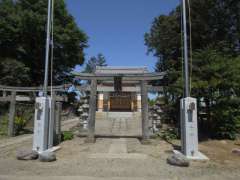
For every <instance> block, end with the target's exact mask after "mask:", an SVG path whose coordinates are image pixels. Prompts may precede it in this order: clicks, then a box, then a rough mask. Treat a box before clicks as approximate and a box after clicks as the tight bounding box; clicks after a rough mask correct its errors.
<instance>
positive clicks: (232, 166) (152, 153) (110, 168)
mask: <svg viewBox="0 0 240 180" xmlns="http://www.w3.org/2000/svg"><path fill="white" fill-rule="evenodd" d="M99 123H100V122H99ZM69 126H70V125H69ZM103 126H104V125H102V126H101V127H103ZM105 127H111V126H109V125H105ZM122 127H123V130H124V134H125V135H126V133H127V131H126V128H125V126H122ZM102 130H104V129H102ZM107 132H109V131H107ZM119 132H121V130H120V131H119ZM119 132H118V133H119ZM84 140H85V139H84V138H79V137H75V138H74V139H73V140H71V141H65V142H63V143H62V144H61V150H60V151H58V152H57V161H56V162H52V163H41V162H39V161H37V160H36V161H18V160H16V159H15V152H16V147H15V148H10V149H8V153H2V151H1V152H0V180H49V179H53V180H63V179H64V180H65V179H66V180H103V179H104V180H110V179H111V180H123V179H126V180H145V179H146V180H168V179H169V180H170V179H172V180H238V179H240V157H239V156H236V155H233V154H231V149H232V148H233V147H236V146H235V145H234V142H232V141H207V142H204V143H201V144H200V150H201V151H203V152H204V153H205V154H206V155H207V156H208V157H209V158H210V161H208V162H191V166H190V167H189V168H180V167H173V166H170V165H168V164H167V163H166V158H167V157H168V156H169V155H170V154H171V152H172V149H173V147H172V145H171V144H169V143H167V142H165V141H162V140H159V139H153V140H151V143H150V144H149V145H142V144H141V143H140V142H139V140H138V139H137V138H127V137H124V136H123V137H121V138H118V137H116V138H98V139H97V140H96V143H95V144H86V143H84ZM176 143H177V142H176ZM178 143H179V142H178ZM22 146H25V147H31V142H30V141H24V142H22Z"/></svg>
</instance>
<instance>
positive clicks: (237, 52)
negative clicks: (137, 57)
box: [145, 0, 240, 138]
mask: <svg viewBox="0 0 240 180" xmlns="http://www.w3.org/2000/svg"><path fill="white" fill-rule="evenodd" d="M190 2H191V12H192V13H191V19H192V20H191V26H192V47H193V59H192V61H191V64H192V66H190V69H191V71H190V72H191V73H190V74H191V80H192V84H191V90H192V93H191V95H192V96H193V97H196V98H197V99H198V104H199V107H200V108H199V118H200V130H204V129H207V130H208V131H209V132H211V135H213V136H215V137H216V136H218V137H224V138H226V137H227V138H234V137H235V135H236V133H237V132H239V125H240V121H239V110H238V109H237V108H236V107H237V105H238V106H239V105H240V104H239V101H238V99H239V97H240V94H239V83H237V82H239V81H240V76H239V75H240V72H239V65H238V63H239V59H240V58H239V56H240V43H239V42H240V34H239V32H240V2H239V1H237V0H228V1H227V0H203V1H198V0H192V1H190ZM181 39H182V34H181V7H180V6H178V7H177V8H176V9H175V10H174V11H172V12H171V13H170V14H169V15H161V16H159V17H157V18H155V20H154V21H153V24H152V27H151V29H150V32H149V33H146V34H145V44H146V45H147V46H148V51H149V52H150V53H153V54H154V55H155V56H156V57H157V58H158V61H157V64H156V71H165V72H167V75H166V77H165V78H164V81H163V85H165V87H164V94H165V103H166V104H165V107H164V108H163V109H164V111H165V114H166V117H167V118H166V119H170V120H171V121H173V122H175V123H178V122H179V99H180V98H182V94H183V75H182V71H183V68H182V66H183V64H182V60H183V59H182V53H181V52H182V43H181ZM188 40H190V39H188ZM189 56H190V55H189ZM205 115H206V117H205ZM206 118H207V121H206ZM201 119H202V121H201ZM201 122H207V125H208V126H204V128H201V127H203V126H201ZM205 125H206V124H205Z"/></svg>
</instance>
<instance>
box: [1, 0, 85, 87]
mask: <svg viewBox="0 0 240 180" xmlns="http://www.w3.org/2000/svg"><path fill="white" fill-rule="evenodd" d="M54 6H55V8H54V60H53V67H54V68H53V69H54V70H53V74H54V83H55V84H60V83H62V82H63V81H64V79H65V78H66V77H67V75H68V73H69V72H70V71H72V69H73V68H74V67H75V66H76V65H77V64H80V65H81V64H83V62H84V48H85V47H87V36H86V34H85V33H84V32H83V31H82V30H80V29H79V28H78V27H77V25H76V23H75V21H74V18H73V17H72V16H71V15H70V14H69V13H68V11H67V8H66V5H65V2H64V0H58V1H55V5H54ZM46 20H47V1H46V0H17V1H16V0H1V1H0V52H1V55H0V56H1V58H2V59H6V58H11V59H15V60H16V61H18V62H19V63H22V64H23V65H24V66H25V67H27V68H28V69H29V73H28V74H29V79H30V81H29V85H32V86H37V85H41V84H42V83H43V76H44V75H43V74H44V64H45V39H46V32H45V30H46V28H45V27H46ZM49 74H50V73H49Z"/></svg>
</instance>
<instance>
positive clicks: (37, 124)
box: [33, 0, 52, 153]
mask: <svg viewBox="0 0 240 180" xmlns="http://www.w3.org/2000/svg"><path fill="white" fill-rule="evenodd" d="M51 10H52V0H48V16H47V29H46V31H47V38H46V52H45V53H46V54H45V76H44V86H43V97H37V98H36V101H35V104H36V106H35V118H34V135H33V150H34V151H37V152H38V153H42V152H44V151H46V150H47V149H49V148H51V147H52V145H51V144H50V143H51V141H49V139H51V138H52V136H51V135H52V134H51V132H52V131H50V130H51V124H50V123H49V98H48V93H47V92H48V91H47V88H48V64H49V45H50V31H51V29H50V22H51ZM49 142H50V143H49Z"/></svg>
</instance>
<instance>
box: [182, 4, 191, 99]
mask: <svg viewBox="0 0 240 180" xmlns="http://www.w3.org/2000/svg"><path fill="white" fill-rule="evenodd" d="M182 6H183V31H184V97H190V88H189V66H188V38H187V16H186V0H182Z"/></svg>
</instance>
